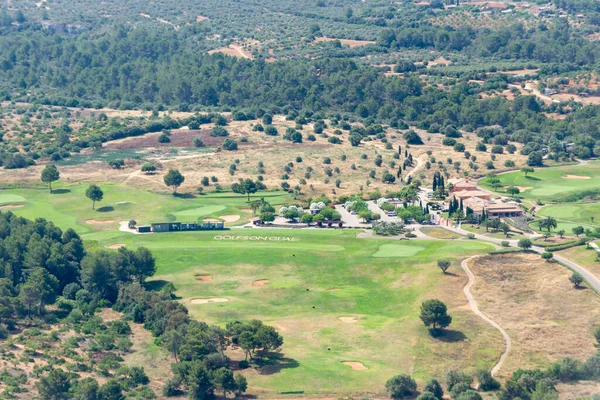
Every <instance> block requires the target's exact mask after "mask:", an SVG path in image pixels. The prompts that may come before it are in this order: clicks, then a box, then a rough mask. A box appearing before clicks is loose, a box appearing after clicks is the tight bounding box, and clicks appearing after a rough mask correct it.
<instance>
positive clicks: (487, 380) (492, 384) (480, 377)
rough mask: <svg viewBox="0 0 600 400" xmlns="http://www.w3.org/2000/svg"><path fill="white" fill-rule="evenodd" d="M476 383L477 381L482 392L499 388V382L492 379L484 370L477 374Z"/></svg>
mask: <svg viewBox="0 0 600 400" xmlns="http://www.w3.org/2000/svg"><path fill="white" fill-rule="evenodd" d="M477 381H479V390H482V391H484V392H488V391H491V390H497V389H499V388H500V382H498V381H497V380H496V379H494V377H493V376H492V374H491V373H490V371H488V370H485V369H482V370H480V371H478V372H477Z"/></svg>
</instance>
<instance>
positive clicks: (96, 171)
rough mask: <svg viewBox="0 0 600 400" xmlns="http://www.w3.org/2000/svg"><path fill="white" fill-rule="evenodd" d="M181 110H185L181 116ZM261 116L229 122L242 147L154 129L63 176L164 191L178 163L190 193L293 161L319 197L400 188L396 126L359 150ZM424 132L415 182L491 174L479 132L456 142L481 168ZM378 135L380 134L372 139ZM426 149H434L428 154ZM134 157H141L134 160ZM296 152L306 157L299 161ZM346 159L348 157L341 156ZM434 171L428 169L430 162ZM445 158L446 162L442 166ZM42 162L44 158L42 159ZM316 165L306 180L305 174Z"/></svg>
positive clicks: (32, 176) (269, 172)
mask: <svg viewBox="0 0 600 400" xmlns="http://www.w3.org/2000/svg"><path fill="white" fill-rule="evenodd" d="M79 112H81V118H84V117H85V115H87V116H89V115H91V113H92V112H94V113H96V115H98V114H99V113H100V112H104V113H106V114H107V115H109V118H112V117H121V118H123V117H134V116H147V115H148V113H147V112H143V111H117V110H114V111H112V112H111V111H110V110H90V109H84V110H79ZM180 114H181V115H180ZM187 115H189V114H187V113H174V114H171V116H172V117H174V118H178V117H185V116H187ZM258 122H259V121H256V120H255V121H230V123H229V124H228V126H227V130H228V131H229V133H230V138H231V139H234V140H237V141H238V145H239V149H238V150H237V151H219V152H218V151H217V148H218V147H220V145H221V144H222V142H223V140H224V138H215V137H211V136H210V129H211V128H212V125H210V124H208V125H203V126H202V127H201V129H199V130H189V129H187V127H184V128H182V129H177V130H173V131H172V133H171V142H170V143H163V144H161V143H158V136H159V135H160V133H150V134H146V135H143V136H138V137H132V138H126V139H119V140H115V141H111V142H107V143H105V144H104V145H103V149H102V150H100V151H94V150H91V149H85V150H83V151H82V154H83V156H84V157H88V161H86V163H85V164H82V163H76V162H71V163H67V164H65V165H60V164H59V168H60V171H61V179H63V180H65V181H67V182H98V181H106V182H117V183H126V184H128V185H130V186H134V187H138V188H148V189H151V190H155V191H164V190H167V188H166V187H165V186H164V184H163V182H162V175H163V173H164V172H166V170H167V169H168V168H179V169H180V170H181V171H182V173H183V174H184V176H185V177H186V181H185V183H184V185H183V186H182V188H181V190H182V191H184V192H186V191H187V192H193V191H195V189H196V188H197V187H198V186H199V185H200V181H201V179H202V178H203V177H205V176H208V177H211V176H216V177H217V178H218V180H219V184H220V185H221V186H222V187H228V186H229V185H230V184H231V183H234V182H236V181H237V180H238V179H239V178H247V177H250V178H253V179H255V178H256V177H257V176H258V175H262V176H263V177H264V182H265V184H266V185H267V186H268V187H269V188H274V187H280V185H281V183H282V181H284V180H285V179H283V177H282V175H283V174H284V173H286V172H285V171H284V167H285V166H286V165H288V164H289V163H293V167H292V169H291V172H287V173H286V174H287V175H288V179H287V180H286V181H287V182H288V183H289V184H290V187H292V188H294V187H295V186H299V187H300V189H301V192H302V193H304V194H306V195H309V196H316V195H318V194H327V195H334V194H335V195H339V194H345V193H346V194H348V193H357V192H361V191H362V192H365V193H367V192H371V191H375V190H379V191H381V192H382V193H385V192H386V191H390V190H397V187H398V186H397V185H390V184H384V183H382V182H381V178H382V176H383V174H384V173H385V171H386V170H387V171H389V172H391V173H392V174H394V175H395V173H396V171H397V169H398V165H402V164H403V162H404V160H405V154H404V152H405V150H406V149H407V145H406V142H405V141H404V139H403V138H402V131H398V130H395V129H392V128H388V129H387V141H388V142H389V143H390V144H391V146H392V148H391V149H389V147H388V148H386V145H385V143H383V142H381V141H380V140H371V141H364V142H363V143H362V144H361V145H360V146H358V147H353V146H351V145H350V143H349V141H348V132H347V131H343V132H342V134H341V135H336V134H335V133H334V131H335V130H336V129H337V128H336V127H333V126H331V124H329V122H327V123H328V128H326V129H325V131H324V133H325V135H318V134H315V138H316V140H315V141H313V142H310V141H308V140H307V136H308V135H310V134H314V129H313V126H312V124H308V125H305V126H304V128H303V130H302V134H303V136H304V140H303V143H296V144H294V143H292V142H290V141H287V140H285V139H283V138H282V135H283V134H284V133H285V130H286V129H287V128H289V127H294V126H295V123H294V122H293V121H287V120H285V118H284V116H275V117H274V120H273V125H274V126H275V127H276V128H277V129H278V132H279V134H278V136H268V135H266V134H264V133H262V132H256V131H253V129H252V128H253V126H254V125H255V124H257V123H258ZM415 130H416V131H417V132H418V133H419V135H420V136H421V138H422V140H423V142H424V144H423V145H419V146H408V151H409V152H410V153H411V154H412V156H413V159H414V163H413V166H412V167H411V166H408V167H407V170H408V171H412V170H414V171H413V172H411V175H412V178H413V179H420V180H422V181H425V182H427V181H429V179H430V178H431V176H432V175H433V173H434V172H435V171H437V170H444V169H445V170H446V171H447V172H448V174H449V176H450V177H457V176H463V175H464V174H465V173H466V174H469V175H470V176H481V175H485V174H486V173H488V172H491V171H490V170H488V169H487V168H486V167H485V165H484V163H485V162H486V161H490V160H491V156H492V155H491V154H490V152H489V151H488V152H477V151H475V145H476V144H477V142H479V141H480V139H479V138H477V137H476V135H475V134H474V133H469V132H463V136H464V137H463V138H460V139H458V141H459V142H461V143H464V144H465V147H466V150H467V151H468V152H470V153H471V155H473V156H475V157H476V161H475V162H474V164H475V167H474V168H471V167H470V166H469V163H470V160H467V159H466V158H465V156H464V153H459V152H456V151H454V149H453V148H452V147H449V146H444V145H443V144H442V140H443V139H444V136H443V135H441V134H432V133H428V132H426V131H423V130H419V129H415ZM195 137H200V138H202V140H203V141H204V143H205V145H206V146H207V147H205V148H201V149H195V148H193V140H194V138H195ZM329 137H338V138H340V140H341V141H342V143H341V144H332V143H329V142H328V138H329ZM373 139H375V138H374V137H373ZM398 146H401V147H402V154H401V157H400V159H395V158H394V154H395V153H397V151H398ZM119 152H125V153H122V154H125V155H124V156H123V157H124V158H125V160H126V165H125V166H124V167H123V168H122V169H118V170H115V169H111V168H109V167H108V165H107V164H106V163H105V162H100V161H98V160H101V159H102V155H103V154H109V153H115V154H121V153H119ZM428 153H430V154H431V156H430V155H428ZM134 155H135V158H136V159H133V158H131V157H133V156H134ZM377 155H380V156H381V157H382V160H383V162H382V165H381V166H379V167H377V166H376V165H375V158H376V157H377ZM297 157H300V158H301V159H302V161H301V162H297V161H296V159H297ZM326 157H328V158H330V159H331V163H330V164H324V159H325V158H326ZM344 157H345V160H343V159H344ZM495 158H496V160H495V161H494V166H495V169H494V170H493V171H494V172H500V171H503V170H506V169H508V168H506V167H504V162H505V161H506V160H509V159H510V160H513V161H515V163H516V165H517V167H519V166H521V165H524V162H525V157H524V156H522V155H520V154H518V151H517V153H516V154H498V155H495ZM146 161H150V162H153V163H155V164H156V165H157V166H158V173H157V174H155V175H145V174H142V173H141V172H140V168H141V165H142V164H143V163H144V162H146ZM259 162H263V164H264V172H263V173H259V170H258V163H259ZM428 163H429V164H430V168H429V169H427V164H428ZM439 163H441V166H440V165H438V164H439ZM42 164H43V160H42ZM232 164H235V165H236V172H235V173H234V174H233V175H231V174H230V173H229V168H230V166H231V165H232ZM42 168H43V165H38V166H34V167H30V168H28V169H26V170H12V171H11V170H2V171H1V172H0V177H2V179H3V180H4V181H5V182H13V181H20V182H23V181H30V182H37V181H39V175H40V173H41V170H42ZM328 168H329V169H331V171H332V173H331V176H327V174H326V172H327V169H328ZM309 169H312V172H311V173H310V176H309V177H308V178H307V175H306V173H307V171H308V170H309ZM371 170H374V171H375V177H371V176H370V174H371ZM406 173H407V171H403V173H402V176H403V177H406ZM338 179H340V180H341V184H340V185H339V187H336V180H338ZM213 189H214V185H213V184H211V186H209V187H206V188H205V190H213Z"/></svg>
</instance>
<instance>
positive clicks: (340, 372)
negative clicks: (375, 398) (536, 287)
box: [107, 230, 501, 393]
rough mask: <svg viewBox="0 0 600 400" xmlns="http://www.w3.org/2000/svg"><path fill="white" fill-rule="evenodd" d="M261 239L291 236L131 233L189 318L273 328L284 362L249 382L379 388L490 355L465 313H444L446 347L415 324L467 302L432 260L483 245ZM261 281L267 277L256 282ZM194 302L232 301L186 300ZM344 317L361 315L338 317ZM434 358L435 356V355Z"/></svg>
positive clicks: (332, 236) (348, 236)
mask: <svg viewBox="0 0 600 400" xmlns="http://www.w3.org/2000/svg"><path fill="white" fill-rule="evenodd" d="M231 233H232V234H235V235H248V232H247V231H239V232H235V231H232V232H231ZM252 233H253V234H256V232H252ZM260 235H264V236H278V237H279V236H288V237H294V238H295V239H296V240H297V241H296V242H254V241H239V240H238V241H221V240H215V239H214V236H215V234H214V233H210V232H206V233H189V234H174V235H170V234H167V235H149V236H144V237H143V239H138V237H136V238H135V240H134V242H135V244H136V245H137V244H140V245H141V244H143V245H145V246H147V247H148V248H150V249H151V250H152V251H153V253H154V254H156V256H157V257H158V261H159V265H160V266H161V267H160V268H159V272H158V275H157V276H156V279H157V280H166V281H172V282H174V283H175V285H176V286H177V288H178V292H177V293H178V295H180V296H181V297H182V301H184V302H185V303H186V305H187V306H188V307H189V309H190V312H191V313H192V315H194V316H196V317H198V318H199V319H202V320H206V321H209V322H213V323H218V324H224V323H226V322H227V321H232V320H235V319H248V318H258V319H262V320H265V321H266V322H268V323H271V324H275V325H276V326H277V327H278V328H279V329H280V331H281V333H282V334H283V336H284V338H285V340H286V345H285V346H284V349H283V350H284V355H285V357H286V358H287V359H289V360H288V361H287V362H286V363H287V366H288V367H289V368H284V369H282V370H281V372H280V373H278V374H274V375H258V374H256V375H255V376H252V377H251V382H252V384H253V385H257V386H259V387H263V388H270V389H276V390H279V391H284V390H304V391H307V392H313V393H314V392H320V393H323V392H335V393H357V392H367V391H370V390H373V389H374V388H382V387H383V384H384V382H385V380H386V379H387V378H388V377H389V376H391V375H393V374H395V373H398V372H400V371H403V372H412V373H414V374H415V375H416V377H417V378H419V379H422V380H424V379H426V378H428V377H431V376H432V375H436V376H442V375H443V374H444V372H445V371H446V370H447V369H448V368H450V367H453V366H456V367H458V366H461V367H464V368H466V369H467V370H473V369H474V368H475V365H474V364H473V362H472V360H477V362H476V364H477V367H488V368H489V367H490V366H491V365H492V364H493V360H494V358H495V357H497V356H498V354H499V349H500V347H499V346H500V345H501V342H500V340H499V337H497V335H496V333H495V332H493V331H490V329H489V328H488V327H486V326H485V325H484V324H482V323H481V322H480V321H479V320H477V319H476V318H474V316H473V315H472V314H471V312H470V311H469V310H466V309H461V310H455V311H453V312H451V314H452V315H453V316H454V318H455V322H454V324H453V329H455V330H456V331H455V332H453V333H452V334H451V335H450V336H449V337H450V339H452V340H454V339H456V340H457V342H455V343H452V342H445V341H439V340H432V339H431V338H429V336H428V333H427V331H426V330H425V328H424V327H423V326H422V324H421V322H420V321H419V319H418V313H419V306H420V304H421V301H422V300H424V299H426V298H431V297H439V298H442V299H443V300H444V301H446V302H447V303H448V304H449V306H450V307H451V308H454V307H458V306H461V305H463V304H464V302H465V300H464V298H463V297H462V293H461V288H462V286H463V284H464V277H463V276H462V275H459V276H451V275H449V276H443V275H442V274H440V272H439V270H438V269H437V268H436V267H435V261H436V260H437V259H438V257H447V258H450V259H453V260H455V264H456V263H457V262H458V261H459V260H460V259H462V258H463V257H464V256H466V255H470V254H476V253H481V252H485V251H487V250H490V249H491V248H490V247H489V246H487V245H485V244H482V243H479V242H441V243H440V242H431V241H410V242H397V241H384V240H381V241H380V240H360V239H355V238H354V232H349V231H348V232H342V231H316V230H311V231H281V230H261V231H260ZM120 239H121V238H120ZM122 239H127V238H122ZM128 242H129V240H127V241H125V242H124V243H128ZM107 243H108V242H107ZM196 274H209V275H211V276H212V281H210V282H200V281H198V280H197V279H195V275H196ZM258 279H268V280H270V282H269V284H268V285H267V286H265V287H254V286H253V285H252V282H253V281H255V280H258ZM307 289H309V290H307ZM196 297H200V298H211V297H219V298H227V299H228V300H229V302H227V303H211V304H202V305H194V304H190V303H189V300H190V299H192V298H196ZM313 306H314V307H315V308H313ZM341 316H355V317H357V318H358V319H359V321H358V322H357V323H354V324H348V323H344V322H341V321H340V320H339V319H338V317H341ZM463 335H464V336H463ZM484 341H485V342H486V345H482V343H483V342H484ZM328 348H330V349H331V350H328ZM442 356H443V357H444V360H438V359H437V357H442ZM343 361H358V362H362V363H363V364H364V365H365V366H366V367H367V368H368V370H367V371H353V370H351V369H350V368H349V367H348V366H345V365H342V364H341V362H343Z"/></svg>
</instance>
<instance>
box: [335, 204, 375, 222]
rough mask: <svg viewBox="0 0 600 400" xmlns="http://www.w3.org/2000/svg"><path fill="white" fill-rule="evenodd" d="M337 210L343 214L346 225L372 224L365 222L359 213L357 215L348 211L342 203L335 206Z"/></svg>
mask: <svg viewBox="0 0 600 400" xmlns="http://www.w3.org/2000/svg"><path fill="white" fill-rule="evenodd" d="M335 210H336V211H337V212H339V213H340V215H341V216H342V221H343V222H344V225H346V226H352V227H355V226H365V227H367V226H370V225H369V224H365V223H363V222H362V221H361V220H360V217H359V216H358V214H356V215H352V214H350V213H349V212H348V210H346V209H345V208H344V207H342V205H341V204H338V205H336V206H335Z"/></svg>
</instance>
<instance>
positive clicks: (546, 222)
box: [538, 217, 558, 232]
mask: <svg viewBox="0 0 600 400" xmlns="http://www.w3.org/2000/svg"><path fill="white" fill-rule="evenodd" d="M538 225H539V227H540V230H542V229H543V228H547V229H548V232H550V230H551V229H553V228H554V229H556V228H557V227H558V222H556V219H555V218H552V217H546V218H544V219H542V220H540V221H539V222H538Z"/></svg>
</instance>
